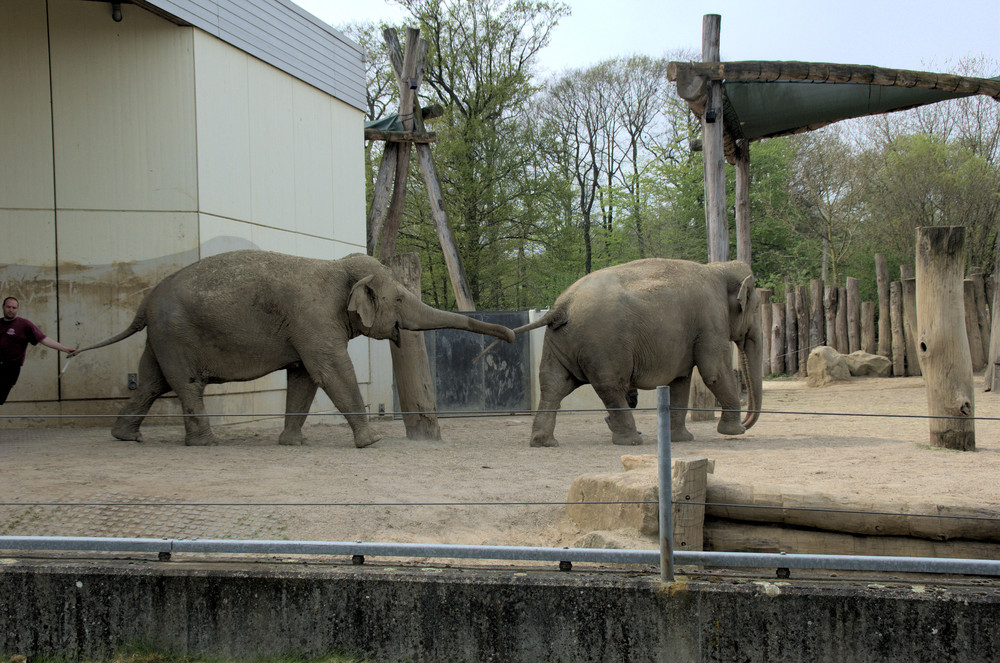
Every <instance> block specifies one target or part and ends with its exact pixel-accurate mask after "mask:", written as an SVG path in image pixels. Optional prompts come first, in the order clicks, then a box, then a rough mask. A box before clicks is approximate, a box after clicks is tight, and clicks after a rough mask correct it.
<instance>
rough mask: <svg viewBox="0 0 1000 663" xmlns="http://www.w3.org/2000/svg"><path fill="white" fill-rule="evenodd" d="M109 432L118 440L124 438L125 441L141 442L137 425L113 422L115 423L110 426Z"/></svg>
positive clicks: (140, 434)
mask: <svg viewBox="0 0 1000 663" xmlns="http://www.w3.org/2000/svg"><path fill="white" fill-rule="evenodd" d="M111 434H112V435H113V436H115V437H116V438H117V439H119V440H125V441H126V442H140V443H141V442H142V441H143V440H142V433H140V432H139V427H138V426H134V425H132V424H129V423H123V422H117V421H116V422H115V425H114V426H112V427H111Z"/></svg>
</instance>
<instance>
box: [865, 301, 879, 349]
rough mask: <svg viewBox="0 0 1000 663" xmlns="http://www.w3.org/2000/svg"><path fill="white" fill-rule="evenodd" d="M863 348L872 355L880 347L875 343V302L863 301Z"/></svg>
mask: <svg viewBox="0 0 1000 663" xmlns="http://www.w3.org/2000/svg"><path fill="white" fill-rule="evenodd" d="M861 349H862V350H863V351H864V352H867V353H868V354H870V355H873V354H875V352H876V350H877V349H878V348H877V347H876V345H875V302H861Z"/></svg>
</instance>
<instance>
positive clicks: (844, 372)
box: [806, 345, 851, 387]
mask: <svg viewBox="0 0 1000 663" xmlns="http://www.w3.org/2000/svg"><path fill="white" fill-rule="evenodd" d="M806 374H807V375H808V376H809V377H808V378H807V379H806V384H808V385H809V386H810V387H822V386H823V385H827V384H830V383H831V382H837V381H842V380H850V379H851V370H850V368H848V366H847V360H846V359H845V358H844V355H842V354H840V353H839V352H837V351H836V350H834V349H833V348H831V347H830V346H829V345H821V346H819V347H818V348H813V351H812V352H810V353H809V359H808V361H807V363H806Z"/></svg>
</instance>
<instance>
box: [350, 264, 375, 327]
mask: <svg viewBox="0 0 1000 663" xmlns="http://www.w3.org/2000/svg"><path fill="white" fill-rule="evenodd" d="M373 278H375V275H374V274H369V275H368V276H366V277H364V278H363V279H361V280H360V281H358V282H357V283H355V284H354V287H353V288H351V297H350V299H348V301H347V310H348V311H354V312H355V313H357V314H358V316H359V317H360V318H361V324H362V325H364V326H365V327H371V326H372V325H373V324H375V297H374V293H373V292H372V291H371V288H369V287H368V283H369V281H371V280H372V279H373Z"/></svg>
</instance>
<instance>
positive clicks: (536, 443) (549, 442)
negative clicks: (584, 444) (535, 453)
mask: <svg viewBox="0 0 1000 663" xmlns="http://www.w3.org/2000/svg"><path fill="white" fill-rule="evenodd" d="M531 446H533V447H558V446H559V440H557V439H556V438H554V437H552V436H551V435H542V434H540V433H536V434H535V435H532V436H531Z"/></svg>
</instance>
